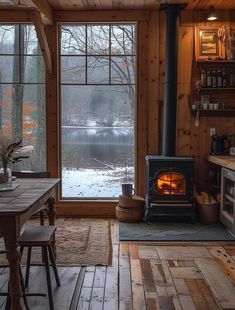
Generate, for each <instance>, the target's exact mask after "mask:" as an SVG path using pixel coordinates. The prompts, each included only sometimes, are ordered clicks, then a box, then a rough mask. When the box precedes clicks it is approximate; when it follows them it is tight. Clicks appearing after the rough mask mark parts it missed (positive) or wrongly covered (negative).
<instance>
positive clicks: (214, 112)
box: [192, 109, 235, 117]
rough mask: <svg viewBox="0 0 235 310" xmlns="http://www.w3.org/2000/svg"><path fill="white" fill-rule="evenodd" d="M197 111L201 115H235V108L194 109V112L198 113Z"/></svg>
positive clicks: (194, 113)
mask: <svg viewBox="0 0 235 310" xmlns="http://www.w3.org/2000/svg"><path fill="white" fill-rule="evenodd" d="M197 111H199V115H200V116H216V117H217V116H218V117H219V116H221V117H222V116H226V117H230V116H231V117H234V116H235V109H218V110H192V114H193V115H196V114H197Z"/></svg>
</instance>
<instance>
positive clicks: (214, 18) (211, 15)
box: [206, 7, 218, 21]
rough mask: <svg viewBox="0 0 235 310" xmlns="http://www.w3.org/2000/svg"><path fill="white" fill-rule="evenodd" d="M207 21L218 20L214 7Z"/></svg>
mask: <svg viewBox="0 0 235 310" xmlns="http://www.w3.org/2000/svg"><path fill="white" fill-rule="evenodd" d="M206 19H207V20H209V21H213V20H217V19H218V17H217V15H216V13H215V10H214V8H213V7H212V8H211V10H210V11H209V12H208V14H207V16H206Z"/></svg>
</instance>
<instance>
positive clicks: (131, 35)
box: [60, 24, 136, 199]
mask: <svg viewBox="0 0 235 310" xmlns="http://www.w3.org/2000/svg"><path fill="white" fill-rule="evenodd" d="M135 28H136V27H135V25H134V24H125V25H124V24H115V25H114V24H111V25H107V24H102V25H97V24H96V25H90V24H87V25H80V24H73V25H61V28H60V31H61V33H60V34H61V42H60V47H61V50H60V53H61V55H60V60H61V61H60V66H61V76H60V79H61V160H62V197H63V198H79V199H88V198H93V199H99V198H113V197H118V196H119V195H120V194H121V183H124V182H128V183H129V182H130V183H134V157H135V145H134V144H135V143H134V141H135V134H134V124H135V111H134V110H135V61H136V60H135V51H136V40H135V32H136V31H135V30H136V29H135Z"/></svg>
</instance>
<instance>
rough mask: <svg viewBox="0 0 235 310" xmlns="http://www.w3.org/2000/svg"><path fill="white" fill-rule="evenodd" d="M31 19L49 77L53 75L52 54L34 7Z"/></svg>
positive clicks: (40, 19) (38, 14)
mask: <svg viewBox="0 0 235 310" xmlns="http://www.w3.org/2000/svg"><path fill="white" fill-rule="evenodd" d="M31 16H32V21H33V22H34V26H35V29H36V32H37V37H38V41H39V44H40V47H41V50H42V55H43V58H44V61H45V65H46V72H47V74H48V75H49V77H52V75H53V67H52V56H51V51H50V47H49V44H48V41H47V37H46V32H45V28H44V25H43V22H42V18H41V15H40V13H39V12H38V10H36V9H34V10H33V11H32V12H31Z"/></svg>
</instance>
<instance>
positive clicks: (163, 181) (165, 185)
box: [156, 172, 186, 195]
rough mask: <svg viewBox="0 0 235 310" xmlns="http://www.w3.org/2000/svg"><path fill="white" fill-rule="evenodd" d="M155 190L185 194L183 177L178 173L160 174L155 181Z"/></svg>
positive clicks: (172, 193) (170, 193) (171, 193)
mask: <svg viewBox="0 0 235 310" xmlns="http://www.w3.org/2000/svg"><path fill="white" fill-rule="evenodd" d="M156 186H157V191H158V192H159V193H160V194H164V195H185V190H186V181H185V177H184V176H183V175H181V174H179V173H172V172H168V173H164V174H161V175H160V176H159V177H158V179H157V182H156Z"/></svg>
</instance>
